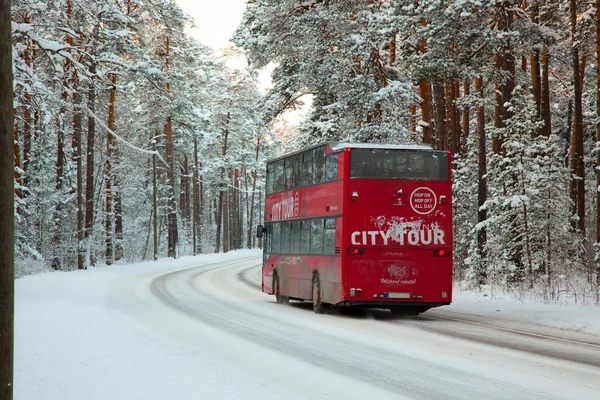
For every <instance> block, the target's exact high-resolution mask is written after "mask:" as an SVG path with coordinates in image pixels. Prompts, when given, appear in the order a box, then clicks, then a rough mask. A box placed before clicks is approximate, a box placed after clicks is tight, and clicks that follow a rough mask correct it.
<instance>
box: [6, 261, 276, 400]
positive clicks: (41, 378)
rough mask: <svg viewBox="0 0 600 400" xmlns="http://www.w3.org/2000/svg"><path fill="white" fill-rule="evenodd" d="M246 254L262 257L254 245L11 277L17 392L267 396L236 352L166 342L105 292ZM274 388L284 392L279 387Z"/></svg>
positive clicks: (47, 397) (20, 395)
mask: <svg viewBox="0 0 600 400" xmlns="http://www.w3.org/2000/svg"><path fill="white" fill-rule="evenodd" d="M245 256H256V257H257V259H260V253H258V252H256V251H235V252H231V253H227V254H226V255H223V254H216V255H204V256H199V257H182V258H180V259H177V260H172V259H162V260H160V262H157V263H154V262H146V263H140V264H134V265H118V266H111V267H101V268H94V269H90V270H87V271H73V272H50V273H46V274H40V275H34V276H27V277H24V278H21V279H18V280H16V281H15V386H14V397H15V399H19V400H29V399H31V400H39V399H44V400H65V399H78V400H84V399H93V400H104V399H128V400H133V399H140V400H142V399H173V400H180V399H192V398H201V399H215V400H217V399H218V400H221V399H223V400H226V399H234V398H248V399H259V398H261V399H262V398H264V396H262V397H261V396H260V393H261V392H262V388H261V387H260V385H259V384H258V383H259V382H257V381H258V380H257V378H256V376H255V375H254V374H253V373H252V371H248V370H244V369H243V368H240V367H238V366H237V365H236V362H235V360H227V359H223V356H222V353H217V352H215V351H214V349H212V348H211V346H209V345H206V346H204V347H203V348H192V347H189V346H186V345H184V344H182V343H178V342H177V341H173V342H168V341H167V342H165V341H164V340H163V339H161V338H160V337H157V336H156V335H155V334H154V333H153V332H150V331H148V330H147V329H145V328H144V327H142V326H138V325H136V324H133V323H131V321H130V320H128V319H127V318H125V317H124V316H123V315H122V314H121V313H120V312H119V310H118V309H115V308H112V307H111V302H114V301H115V299H110V300H109V297H110V294H111V292H110V291H111V284H112V283H113V282H115V281H120V280H122V279H124V278H125V279H127V278H128V277H131V278H133V279H135V277H136V276H147V275H146V274H145V272H148V273H153V272H155V273H156V274H160V273H162V272H169V271H174V270H179V269H183V268H188V267H193V266H196V265H199V264H206V263H211V262H216V261H224V260H226V259H227V258H239V257H245ZM126 300H127V299H123V301H126ZM116 301H119V299H116ZM232 376H234V377H235V378H234V379H235V380H236V381H235V382H232ZM275 389H276V388H275ZM249 393H251V395H250V396H249V397H248V396H243V395H244V394H246V395H247V394H249ZM271 395H272V396H273V397H270V398H276V396H280V397H281V398H283V396H285V391H284V388H281V391H280V392H279V393H278V392H277V391H275V392H274V393H271Z"/></svg>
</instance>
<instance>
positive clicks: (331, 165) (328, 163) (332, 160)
mask: <svg viewBox="0 0 600 400" xmlns="http://www.w3.org/2000/svg"><path fill="white" fill-rule="evenodd" d="M337 164H338V157H337V154H332V155H330V156H327V157H326V158H325V181H326V182H333V181H335V180H336V179H337Z"/></svg>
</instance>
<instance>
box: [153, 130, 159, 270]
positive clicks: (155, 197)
mask: <svg viewBox="0 0 600 400" xmlns="http://www.w3.org/2000/svg"><path fill="white" fill-rule="evenodd" d="M152 150H153V151H154V154H153V155H152V214H153V215H154V221H153V225H154V226H153V231H154V232H153V236H154V238H153V239H154V240H153V242H154V243H153V244H154V255H153V257H152V259H153V260H154V261H156V260H158V192H157V186H158V182H157V181H156V179H157V176H156V139H153V140H152Z"/></svg>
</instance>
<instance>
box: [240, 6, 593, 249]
mask: <svg viewBox="0 0 600 400" xmlns="http://www.w3.org/2000/svg"><path fill="white" fill-rule="evenodd" d="M599 1H600V0H599ZM259 150H260V137H258V138H257V139H256V165H258V153H259ZM256 175H257V170H256V168H255V169H254V171H252V197H251V199H250V222H249V223H248V225H249V226H248V248H251V247H252V246H251V239H252V237H253V236H252V232H253V230H254V193H255V191H256ZM259 207H260V205H259Z"/></svg>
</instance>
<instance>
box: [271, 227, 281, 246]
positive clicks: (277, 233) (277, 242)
mask: <svg viewBox="0 0 600 400" xmlns="http://www.w3.org/2000/svg"><path fill="white" fill-rule="evenodd" d="M271 236H273V237H272V239H271V250H272V253H273V254H280V253H281V224H280V223H278V222H275V223H274V224H273V235H271Z"/></svg>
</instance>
